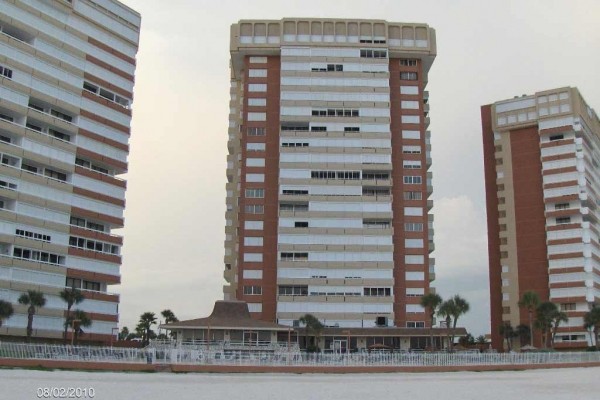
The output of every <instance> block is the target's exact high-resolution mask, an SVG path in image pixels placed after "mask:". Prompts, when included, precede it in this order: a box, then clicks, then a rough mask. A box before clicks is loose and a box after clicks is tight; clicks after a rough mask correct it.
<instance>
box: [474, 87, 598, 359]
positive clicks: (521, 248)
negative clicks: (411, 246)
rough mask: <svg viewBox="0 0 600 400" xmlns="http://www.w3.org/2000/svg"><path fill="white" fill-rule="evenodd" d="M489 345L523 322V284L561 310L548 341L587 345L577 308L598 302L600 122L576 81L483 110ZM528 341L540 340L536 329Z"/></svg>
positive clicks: (560, 344)
mask: <svg viewBox="0 0 600 400" xmlns="http://www.w3.org/2000/svg"><path fill="white" fill-rule="evenodd" d="M481 116H482V125H483V145H484V160H485V181H486V198H487V218H488V250H489V262H490V265H489V268H490V293H491V328H492V341H493V346H494V347H495V348H497V349H501V348H502V346H503V342H502V337H501V336H500V332H499V327H500V326H501V325H502V324H503V323H505V322H510V324H511V325H512V326H513V327H516V326H518V325H520V324H525V325H529V318H528V312H527V310H526V309H524V308H520V307H519V304H518V303H519V300H520V299H521V298H522V296H523V293H525V292H527V291H533V292H536V293H537V294H538V295H539V297H540V299H541V301H552V302H554V303H555V304H557V305H558V306H559V307H560V309H561V310H562V311H564V312H566V314H567V315H568V317H569V322H568V323H564V324H563V325H562V326H560V327H559V329H558V332H557V335H556V342H555V347H557V348H575V347H580V348H581V347H586V346H587V345H588V332H587V330H586V329H584V327H583V315H584V314H585V313H586V312H587V311H588V310H589V309H590V307H591V306H592V305H593V304H598V303H599V301H600V248H599V244H598V234H599V232H598V230H599V228H600V225H599V224H598V218H599V216H600V214H599V212H598V206H599V205H600V169H599V165H598V163H599V162H600V123H599V121H598V116H597V115H596V113H595V112H594V111H593V110H592V109H591V108H590V107H589V106H588V105H587V104H586V102H585V101H584V100H583V98H582V97H581V95H580V93H579V91H578V90H577V89H575V88H568V87H566V88H560V89H554V90H548V91H543V92H538V93H535V94H534V95H529V96H525V95H524V96H521V97H515V98H513V99H510V100H503V101H499V102H496V103H494V104H492V105H487V106H483V107H482V109H481ZM534 338H535V342H534V345H535V346H541V337H540V335H539V332H538V333H536V335H535V336H534Z"/></svg>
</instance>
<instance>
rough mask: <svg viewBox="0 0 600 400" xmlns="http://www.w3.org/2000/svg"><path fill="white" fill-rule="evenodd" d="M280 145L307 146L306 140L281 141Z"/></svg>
mask: <svg viewBox="0 0 600 400" xmlns="http://www.w3.org/2000/svg"><path fill="white" fill-rule="evenodd" d="M281 147H308V142H283V143H281Z"/></svg>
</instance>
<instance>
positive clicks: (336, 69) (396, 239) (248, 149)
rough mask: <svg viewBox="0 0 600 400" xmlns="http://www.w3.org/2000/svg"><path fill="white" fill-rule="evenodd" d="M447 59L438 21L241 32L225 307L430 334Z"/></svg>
mask: <svg viewBox="0 0 600 400" xmlns="http://www.w3.org/2000/svg"><path fill="white" fill-rule="evenodd" d="M435 54H436V41H435V31H434V30H433V29H432V28H429V27H428V26H427V25H425V24H413V23H392V22H386V21H380V20H337V19H283V20H268V21H245V20H244V21H240V22H239V23H237V24H234V25H232V27H231V91H230V94H231V101H230V115H229V116H230V121H229V142H228V149H229V156H228V158H227V161H228V165H227V179H228V183H227V213H226V220H227V226H226V228H225V230H226V242H225V273H224V276H225V279H226V281H227V282H228V285H226V286H225V287H224V293H225V299H238V300H244V301H246V302H247V303H248V305H249V309H250V311H251V313H252V315H253V317H255V318H260V319H263V320H267V321H278V322H279V323H280V324H286V325H295V324H297V320H298V318H299V317H300V316H302V315H304V314H306V313H311V314H313V315H315V316H317V317H318V318H319V319H320V320H321V322H323V323H324V324H325V325H326V326H340V327H374V326H398V327H426V326H429V321H428V316H427V315H426V314H425V313H424V310H423V309H422V308H421V307H420V305H419V301H420V297H421V296H422V295H423V294H426V293H428V292H429V291H430V290H431V289H430V281H432V280H433V279H434V271H433V264H434V260H433V259H432V258H430V257H429V254H430V253H431V252H432V251H433V250H434V247H433V229H432V221H433V216H432V215H431V214H429V211H430V210H431V208H432V206H433V204H432V201H431V200H428V197H429V196H430V195H431V193H432V185H431V172H428V169H429V167H430V166H431V158H430V141H429V138H430V133H429V131H428V130H427V128H428V126H429V117H428V113H429V105H428V92H427V91H425V86H426V84H427V74H428V71H429V69H430V67H431V65H432V63H433V60H434V58H435Z"/></svg>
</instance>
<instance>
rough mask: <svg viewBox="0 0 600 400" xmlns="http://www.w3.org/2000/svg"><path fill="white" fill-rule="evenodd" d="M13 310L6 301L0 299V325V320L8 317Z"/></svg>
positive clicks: (0, 323)
mask: <svg viewBox="0 0 600 400" xmlns="http://www.w3.org/2000/svg"><path fill="white" fill-rule="evenodd" d="M14 312H15V310H14V308H13V306H12V304H10V303H9V302H8V301H4V300H0V327H2V321H4V320H5V319H9V318H10V317H11V316H12V315H13V314H14Z"/></svg>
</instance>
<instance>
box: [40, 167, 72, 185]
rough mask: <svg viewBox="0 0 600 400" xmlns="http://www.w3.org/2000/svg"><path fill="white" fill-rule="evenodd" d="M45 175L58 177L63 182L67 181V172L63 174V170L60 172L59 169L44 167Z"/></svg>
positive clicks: (53, 177)
mask: <svg viewBox="0 0 600 400" xmlns="http://www.w3.org/2000/svg"><path fill="white" fill-rule="evenodd" d="M44 175H45V176H47V177H49V178H52V179H56V180H59V181H62V182H66V181H67V174H63V173H62V172H58V171H55V170H53V169H50V168H46V169H44Z"/></svg>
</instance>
